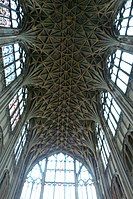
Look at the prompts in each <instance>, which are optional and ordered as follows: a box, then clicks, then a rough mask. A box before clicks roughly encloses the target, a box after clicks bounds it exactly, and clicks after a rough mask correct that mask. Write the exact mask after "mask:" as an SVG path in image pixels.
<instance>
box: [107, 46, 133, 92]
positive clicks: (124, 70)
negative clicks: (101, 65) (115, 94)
mask: <svg viewBox="0 0 133 199" xmlns="http://www.w3.org/2000/svg"><path fill="white" fill-rule="evenodd" d="M107 65H108V70H109V76H110V78H111V80H112V81H113V82H114V83H115V84H116V85H117V86H118V87H119V88H120V89H121V90H122V91H123V92H124V93H125V92H126V90H127V87H128V84H129V81H130V79H131V77H130V74H131V72H132V65H133V55H132V54H130V53H127V52H124V51H122V50H116V51H115V52H114V53H113V54H111V55H110V57H109V58H108V61H107Z"/></svg>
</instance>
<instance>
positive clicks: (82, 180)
mask: <svg viewBox="0 0 133 199" xmlns="http://www.w3.org/2000/svg"><path fill="white" fill-rule="evenodd" d="M75 190H77V194H78V196H79V198H80V199H87V198H93V199H96V191H95V187H94V183H93V179H92V176H91V174H90V173H89V172H88V171H87V169H86V168H85V167H84V165H83V164H82V163H80V162H78V161H77V160H74V159H72V158H71V157H70V156H68V155H64V154H62V153H60V154H56V155H52V156H50V157H49V158H45V159H43V160H42V161H40V162H38V163H37V164H36V165H35V166H34V167H33V169H32V170H31V171H30V172H29V174H28V175H27V178H26V181H25V183H24V186H23V190H22V194H21V197H20V198H21V199H33V198H36V199H39V198H40V194H42V198H45V199H63V198H64V199H65V198H69V199H75V198H76V197H75V194H76V193H75V192H76V191H75Z"/></svg>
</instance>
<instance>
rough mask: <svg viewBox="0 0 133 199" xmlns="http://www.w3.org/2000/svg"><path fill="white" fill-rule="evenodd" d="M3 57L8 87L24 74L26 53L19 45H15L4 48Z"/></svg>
mask: <svg viewBox="0 0 133 199" xmlns="http://www.w3.org/2000/svg"><path fill="white" fill-rule="evenodd" d="M2 57H3V67H4V75H5V81H6V86H7V85H9V84H10V83H11V82H12V81H13V80H15V79H16V78H17V77H18V76H19V75H20V74H21V73H22V70H23V68H24V64H25V61H26V53H25V51H24V50H23V48H21V46H20V45H19V44H18V43H14V44H9V45H5V46H3V47H2Z"/></svg>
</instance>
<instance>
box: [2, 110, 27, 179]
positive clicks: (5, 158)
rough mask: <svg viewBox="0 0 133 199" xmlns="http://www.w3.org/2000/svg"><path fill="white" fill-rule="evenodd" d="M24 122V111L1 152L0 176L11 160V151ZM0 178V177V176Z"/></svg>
mask: <svg viewBox="0 0 133 199" xmlns="http://www.w3.org/2000/svg"><path fill="white" fill-rule="evenodd" d="M25 121H26V110H25V111H24V113H23V114H22V117H21V120H20V122H19V123H18V126H17V127H16V130H15V132H14V133H13V134H11V135H10V139H9V142H8V143H7V145H6V146H5V150H3V153H2V155H1V158H0V175H2V172H3V171H4V170H5V169H6V168H7V165H8V164H7V163H8V162H10V160H11V159H12V158H13V156H12V155H13V151H14V146H15V144H16V141H17V139H18V137H19V134H20V132H21V129H22V127H23V125H24V123H25ZM0 177H1V176H0Z"/></svg>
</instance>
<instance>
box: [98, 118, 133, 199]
mask: <svg viewBox="0 0 133 199" xmlns="http://www.w3.org/2000/svg"><path fill="white" fill-rule="evenodd" d="M100 119H101V124H100V125H101V126H102V128H103V130H104V132H105V135H106V138H107V141H108V143H109V147H110V148H111V149H112V150H111V154H112V161H113V162H114V165H115V167H116V168H117V172H118V174H119V177H120V179H121V183H122V186H123V189H124V192H125V194H126V197H127V198H132V196H133V190H132V186H131V183H130V181H129V178H128V176H127V174H126V172H125V168H124V166H123V161H122V159H121V157H120V154H119V150H118V148H117V147H116V144H115V143H114V141H113V135H112V133H111V131H110V129H109V127H108V126H107V124H106V122H105V120H104V117H100Z"/></svg>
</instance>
